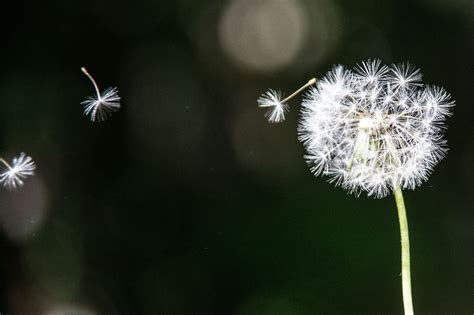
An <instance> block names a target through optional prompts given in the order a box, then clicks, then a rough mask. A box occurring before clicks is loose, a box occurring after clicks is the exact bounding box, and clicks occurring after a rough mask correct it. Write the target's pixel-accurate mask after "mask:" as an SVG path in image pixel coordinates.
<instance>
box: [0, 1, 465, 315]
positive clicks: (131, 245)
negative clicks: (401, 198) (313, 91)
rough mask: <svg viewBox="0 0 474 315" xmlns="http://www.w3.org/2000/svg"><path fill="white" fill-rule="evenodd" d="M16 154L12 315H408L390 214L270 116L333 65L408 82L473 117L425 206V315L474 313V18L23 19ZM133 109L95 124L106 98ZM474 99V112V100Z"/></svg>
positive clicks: (82, 5) (198, 15)
mask: <svg viewBox="0 0 474 315" xmlns="http://www.w3.org/2000/svg"><path fill="white" fill-rule="evenodd" d="M2 11H3V16H4V18H2V20H1V21H0V24H1V25H0V26H1V29H2V31H1V32H2V49H1V51H0V56H1V57H2V58H1V60H2V61H3V62H2V71H1V73H0V121H1V123H0V135H1V136H0V151H1V153H2V156H5V157H7V158H9V159H10V158H11V157H12V156H14V155H16V154H18V153H19V152H22V151H24V152H26V153H27V154H29V155H31V156H32V157H33V158H34V159H35V161H36V163H37V167H38V170H37V174H36V176H34V177H33V178H31V179H29V180H28V182H27V184H26V185H25V186H24V187H23V188H22V189H20V190H18V191H16V192H7V191H5V190H4V189H2V190H1V192H0V228H1V232H0V244H1V252H0V257H1V258H0V266H1V269H0V277H1V278H0V291H1V296H0V297H1V298H0V313H1V314H5V315H11V314H13V315H16V314H47V315H51V314H74V315H77V314H83V315H90V314H234V315H241V314H296V315H299V314H401V313H402V302H401V284H400V277H399V273H400V253H399V251H400V248H399V246H400V242H399V230H398V221H397V216H396V210H395V204H394V201H393V198H386V199H382V200H375V199H372V198H367V197H365V196H361V197H360V198H355V197H354V196H352V195H347V194H346V192H344V191H343V190H342V189H340V188H335V187H333V185H331V184H328V183H327V182H326V181H325V179H323V178H316V177H314V176H313V175H312V174H311V173H310V172H309V170H308V168H307V166H306V164H305V161H304V159H303V154H304V149H303V147H302V145H301V144H300V143H299V142H298V141H297V139H296V137H297V132H296V127H297V120H298V100H293V101H292V102H291V105H292V110H291V113H290V115H289V117H288V119H287V120H286V121H285V122H284V123H283V124H279V125H270V124H268V123H267V121H266V119H265V118H264V117H263V115H264V110H262V109H259V108H257V105H256V99H257V98H258V96H259V95H260V94H261V93H262V92H264V91H265V90H267V89H268V88H277V89H281V90H283V91H285V92H287V94H288V93H289V92H291V91H293V90H294V89H295V88H297V87H299V86H300V85H301V84H303V83H305V82H306V81H307V80H308V79H309V78H311V77H314V76H316V77H321V76H323V75H324V74H325V73H326V72H327V71H328V70H329V69H330V68H331V66H332V65H333V64H336V63H340V64H344V65H347V66H348V67H352V66H354V65H355V64H356V63H357V62H359V61H361V60H364V59H367V58H373V57H375V58H381V59H383V61H384V62H385V63H391V62H401V61H410V62H412V63H414V64H415V65H416V66H418V67H420V68H421V69H422V72H423V74H424V82H425V83H429V84H436V85H440V86H443V87H445V88H446V89H447V90H448V91H449V92H450V93H451V94H452V95H453V98H454V99H455V100H456V102H457V105H456V107H455V109H454V116H453V117H452V118H450V119H449V120H448V125H449V128H448V130H447V134H446V137H447V139H448V141H449V147H450V153H449V154H448V156H447V158H445V159H444V160H443V161H442V162H441V163H440V164H439V165H438V166H437V167H436V169H435V172H434V173H433V174H432V176H431V177H430V180H429V181H428V182H427V183H425V184H424V185H423V186H421V187H419V188H418V189H416V190H415V191H410V192H406V195H405V197H406V203H407V209H408V217H409V225H410V233H411V234H410V237H411V251H412V279H413V294H414V305H415V311H418V312H419V313H420V314H471V313H472V312H473V311H474V228H473V226H474V212H473V205H474V197H473V195H474V185H473V178H472V177H473V175H474V172H473V163H474V137H473V135H474V123H473V121H474V120H473V115H474V109H473V106H472V95H471V94H470V93H472V74H473V69H474V68H473V63H472V57H473V38H474V8H473V2H472V1H470V0H450V1H449V0H416V1H398V0H388V1H374V0H373V1H369V0H360V1H352V0H228V1H193V0H176V1H160V0H154V1H152V0H137V1H126V2H125V1H123V2H121V1H110V0H109V1H90V0H89V1H87V0H86V1H84V0H81V1H79V0H68V1H49V0H47V1H21V0H19V1H11V2H10V3H9V7H3V8H2ZM81 66H86V67H87V68H88V69H89V71H90V72H91V74H92V75H93V76H94V77H95V79H96V80H97V81H98V84H99V86H100V87H102V88H105V87H108V86H117V87H118V88H119V91H120V95H121V97H122V99H123V100H122V105H123V108H122V110H121V111H120V112H117V113H115V114H114V115H113V116H112V117H111V119H109V120H108V121H106V122H104V123H91V122H90V121H89V120H88V118H86V117H83V116H82V107H81V105H80V102H81V101H82V100H83V99H84V97H86V96H88V95H93V93H94V91H93V87H92V85H91V84H90V82H89V81H88V79H87V78H86V77H85V76H84V75H83V74H82V73H81V72H80V67H81ZM469 97H471V100H469Z"/></svg>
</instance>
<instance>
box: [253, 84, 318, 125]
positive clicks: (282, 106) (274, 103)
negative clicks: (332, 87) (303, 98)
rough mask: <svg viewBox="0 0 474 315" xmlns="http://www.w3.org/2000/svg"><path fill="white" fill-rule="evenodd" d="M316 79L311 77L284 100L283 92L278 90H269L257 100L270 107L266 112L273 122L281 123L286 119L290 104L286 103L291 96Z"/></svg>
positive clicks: (259, 104) (260, 105)
mask: <svg viewBox="0 0 474 315" xmlns="http://www.w3.org/2000/svg"><path fill="white" fill-rule="evenodd" d="M315 82H316V79H311V80H309V81H308V83H306V84H305V85H304V86H302V87H301V88H299V89H298V90H297V91H295V92H294V93H293V94H291V95H290V96H288V97H287V98H285V99H284V100H282V99H281V97H282V94H281V92H280V91H276V90H268V91H267V92H265V93H264V94H263V95H262V96H260V97H259V98H258V100H257V103H258V106H259V107H268V110H267V112H266V113H265V117H266V118H267V119H268V121H269V122H271V123H279V122H282V121H283V120H285V115H286V113H288V110H289V106H288V104H286V102H288V101H289V100H290V99H291V98H293V97H294V96H295V95H297V94H298V93H300V92H301V91H303V90H304V89H306V88H307V87H308V86H310V85H311V84H314V83H315Z"/></svg>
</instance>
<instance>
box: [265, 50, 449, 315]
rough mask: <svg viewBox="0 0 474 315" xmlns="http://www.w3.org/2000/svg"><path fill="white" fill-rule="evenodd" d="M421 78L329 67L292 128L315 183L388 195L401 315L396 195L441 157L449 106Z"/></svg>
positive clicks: (407, 299) (400, 203) (404, 71)
mask: <svg viewBox="0 0 474 315" xmlns="http://www.w3.org/2000/svg"><path fill="white" fill-rule="evenodd" d="M421 77H422V75H421V72H420V70H419V69H416V68H414V67H413V66H412V65H410V64H409V63H405V64H399V65H391V66H389V67H387V66H383V65H381V62H380V60H377V59H375V60H368V61H366V62H362V63H361V64H360V65H358V66H357V67H356V68H355V69H354V70H352V71H351V70H347V69H345V68H344V67H343V66H335V67H334V68H333V69H332V70H331V71H329V72H328V73H327V74H326V76H325V77H324V78H322V79H321V80H319V81H318V83H317V84H316V86H313V87H311V88H310V91H309V93H308V94H307V95H306V96H305V99H304V100H303V102H302V114H301V120H300V123H299V126H298V133H299V139H300V141H302V142H303V144H304V145H305V147H306V151H307V154H306V156H305V158H306V160H307V162H308V164H309V165H310V168H311V171H312V172H313V173H314V174H315V175H324V176H328V177H329V181H330V182H334V183H335V184H336V185H340V186H342V187H343V188H345V189H346V190H348V191H349V192H352V193H355V194H356V195H358V194H360V193H361V192H362V191H365V192H366V193H367V194H368V195H369V196H374V197H376V198H381V197H385V196H386V195H388V194H389V193H390V192H393V193H394V195H395V200H396V204H397V210H398V217H399V223H400V235H401V245H402V246H401V247H402V289H403V290H402V291H403V302H404V309H405V314H413V305H412V297H411V280H410V251H409V238H408V223H407V218H406V211H405V204H404V200H403V194H402V189H414V188H415V187H417V186H419V185H420V184H421V183H422V182H424V181H426V180H427V179H428V176H429V175H430V173H431V172H432V170H433V168H434V166H435V165H436V164H437V163H438V162H439V161H440V160H441V159H442V158H443V157H444V156H445V155H446V152H447V146H446V141H445V140H444V139H443V131H444V129H445V128H446V125H445V119H446V117H447V116H449V115H451V107H452V106H454V102H453V101H451V97H450V95H449V94H448V93H447V92H446V91H445V90H444V89H443V88H441V87H435V86H424V85H423V84H422V82H421ZM313 80H314V79H313ZM310 82H311V81H310ZM308 83H309V82H308ZM313 83H314V81H313ZM308 86H309V84H307V85H305V86H304V87H303V88H301V89H299V90H298V91H296V92H295V93H293V94H292V95H291V96H290V97H292V96H294V95H295V94H296V93H299V92H300V91H301V90H302V89H304V88H306V87H308ZM274 95H275V93H274V92H273V91H270V92H267V94H265V95H264V96H262V97H261V99H262V100H263V101H266V100H269V101H268V102H267V104H268V106H272V104H274V105H273V106H274V108H277V106H278V105H279V104H283V103H285V102H286V101H287V100H288V99H289V98H287V99H285V100H283V101H281V102H280V101H279V98H277V97H274V98H271V97H270V96H274ZM278 95H279V94H278ZM270 100H274V103H271V102H270ZM260 103H261V101H260V100H259V104H260ZM275 110H276V109H275ZM285 110H287V107H285ZM271 117H272V116H270V118H271ZM281 120H282V119H281ZM270 121H271V120H270Z"/></svg>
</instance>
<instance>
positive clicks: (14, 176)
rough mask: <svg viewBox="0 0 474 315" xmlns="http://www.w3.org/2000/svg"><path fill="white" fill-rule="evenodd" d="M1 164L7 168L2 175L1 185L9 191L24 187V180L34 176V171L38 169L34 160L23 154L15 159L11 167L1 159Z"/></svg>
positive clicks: (0, 177) (0, 175)
mask: <svg viewBox="0 0 474 315" xmlns="http://www.w3.org/2000/svg"><path fill="white" fill-rule="evenodd" d="M0 162H1V163H3V165H5V166H6V167H7V169H6V170H5V171H4V172H3V173H1V174H0V183H1V184H2V185H3V186H5V187H6V188H8V189H15V188H17V187H20V186H23V184H24V182H23V180H24V179H25V178H26V177H28V176H32V175H34V170H35V169H36V166H35V163H34V161H33V159H32V158H31V157H29V156H27V155H26V154H25V153H23V152H22V153H20V155H19V156H17V157H15V158H13V161H12V163H11V165H10V164H9V163H8V162H7V161H5V160H4V159H3V158H0Z"/></svg>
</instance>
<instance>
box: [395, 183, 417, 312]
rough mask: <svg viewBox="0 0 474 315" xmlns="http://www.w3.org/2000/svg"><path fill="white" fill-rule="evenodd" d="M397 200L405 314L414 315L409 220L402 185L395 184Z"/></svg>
mask: <svg viewBox="0 0 474 315" xmlns="http://www.w3.org/2000/svg"><path fill="white" fill-rule="evenodd" d="M393 193H394V195H395V202H396V204H397V210H398V221H399V223H400V239H401V246H402V292H403V308H404V310H405V315H413V302H412V297H411V276H410V240H409V238H408V221H407V214H406V210H405V202H404V201H403V193H402V189H401V188H400V185H398V184H395V185H394V188H393Z"/></svg>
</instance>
